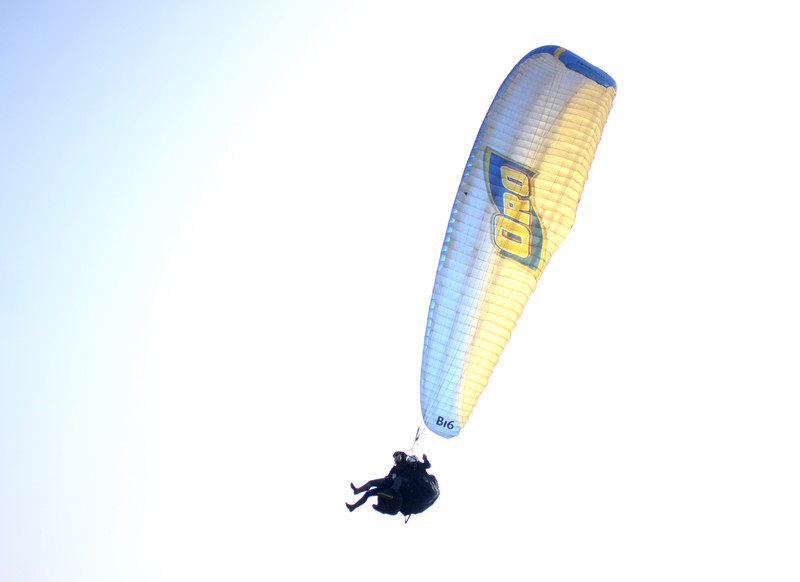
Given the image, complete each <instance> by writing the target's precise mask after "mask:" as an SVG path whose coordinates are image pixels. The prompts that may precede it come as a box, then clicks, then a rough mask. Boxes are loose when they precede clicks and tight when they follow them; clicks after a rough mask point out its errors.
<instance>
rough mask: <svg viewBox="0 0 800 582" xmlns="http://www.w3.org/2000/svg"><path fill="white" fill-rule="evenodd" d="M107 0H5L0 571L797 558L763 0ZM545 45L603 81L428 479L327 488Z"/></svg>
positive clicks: (413, 382) (346, 571) (416, 360)
mask: <svg viewBox="0 0 800 582" xmlns="http://www.w3.org/2000/svg"><path fill="white" fill-rule="evenodd" d="M129 4H130V6H127V7H111V6H108V5H106V4H103V3H94V2H88V1H78V2H72V3H58V2H47V1H42V2H35V1H33V2H17V1H11V2H5V3H3V4H2V6H0V160H2V162H0V163H1V164H2V166H1V168H2V169H0V461H1V462H2V467H1V468H0V580H9V581H11V580H42V581H59V582H61V581H75V582H93V581H98V582H99V581H104V582H106V581H115V582H116V581H131V582H133V581H136V582H139V581H143V580H147V581H161V580H164V581H175V580H198V581H200V580H237V581H244V580H265V579H268V580H312V579H315V580H316V579H327V578H329V577H330V576H331V575H332V574H334V573H335V574H336V575H337V576H338V575H343V576H347V578H348V579H351V580H366V579H373V578H381V579H382V580H389V581H391V580H407V579H408V577H409V575H412V574H410V573H409V572H408V571H406V570H405V569H404V566H401V565H400V564H399V563H398V556H404V557H405V558H407V564H408V565H407V567H408V568H413V570H414V571H415V572H418V573H423V574H424V575H425V577H426V578H427V579H431V580H459V579H463V580H477V579H492V580H527V579H535V580H565V581H566V580H575V581H579V580H580V581H582V582H583V581H586V580H606V579H607V580H614V581H615V582H622V581H636V582H641V581H643V580H646V581H648V582H651V581H658V580H664V581H670V582H674V581H676V580H681V581H691V580H697V581H703V582H706V581H708V580H726V581H735V580H769V581H771V582H777V581H789V580H792V581H794V580H797V579H798V577H800V562H798V560H797V557H796V554H797V548H798V547H799V546H800V525H798V524H800V496H798V495H797V492H798V491H800V465H798V463H797V446H798V443H800V424H798V422H797V419H798V414H799V413H800V396H799V395H798V394H800V371H798V364H797V355H798V347H800V346H799V345H798V336H797V329H798V328H800V310H798V306H797V297H798V296H799V295H800V276H799V275H798V273H797V269H796V268H795V265H796V262H797V257H796V254H797V250H798V242H797V236H796V234H795V232H796V228H795V225H794V218H795V217H796V216H797V215H798V213H800V202H798V194H799V193H798V187H797V180H796V178H795V177H794V171H795V168H796V166H797V159H798V156H799V155H800V151H798V146H797V143H798V140H797V135H798V133H799V132H800V120H799V119H798V116H797V114H796V108H797V107H796V100H797V91H796V84H797V83H796V81H795V79H794V74H795V73H794V69H793V63H794V62H796V61H797V57H798V56H800V55H798V49H797V46H796V45H797V43H796V40H795V38H796V30H795V28H796V27H795V26H794V24H795V22H796V18H793V17H791V16H790V13H789V9H790V6H789V5H787V4H785V3H779V2H777V1H771V0H767V1H766V2H762V3H760V4H759V5H758V6H754V7H752V8H748V9H747V10H739V9H736V8H733V7H732V6H728V5H725V6H723V5H722V3H717V2H688V1H679V2H677V3H672V4H670V5H669V7H666V6H665V7H663V8H656V7H649V5H645V4H641V5H637V6H639V7H638V8H633V9H632V8H631V6H632V5H631V4H629V3H626V2H611V3H598V2H593V1H588V0H579V1H578V2H573V3H571V4H570V5H569V6H568V7H566V6H565V5H563V4H559V3H552V2H551V3H536V2H511V1H505V0H495V1H493V2H491V3H486V2H483V3H478V2H470V1H463V2H457V3H456V2H452V3H449V2H442V3H435V2H429V1H426V2H422V1H415V0H412V1H410V2H405V3H401V4H386V3H379V2H366V1H357V0H348V1H343V2H328V3H321V2H320V3H315V2H312V1H310V0H307V1H292V2H269V3H263V2H248V1H246V0H241V1H240V0H234V1H231V2H225V3H218V2H195V3H192V4H191V6H189V5H188V4H182V3H179V2H163V1H162V2H137V3H129ZM632 10H633V12H632ZM546 44H559V45H561V46H564V47H566V48H568V49H570V50H571V51H573V52H575V53H577V54H578V55H580V56H582V57H584V58H585V59H587V60H589V61H590V62H592V63H594V64H595V65H597V66H599V67H600V68H602V69H604V70H606V71H607V72H608V73H609V74H611V75H612V76H613V77H614V78H615V79H616V81H617V84H618V87H619V89H618V95H617V98H616V100H615V103H614V108H613V109H612V112H611V115H610V117H609V120H608V124H607V126H606V129H605V132H604V134H603V139H602V141H601V143H600V146H599V148H598V152H597V156H596V158H595V161H594V165H593V167H592V171H591V173H590V176H589V180H588V182H587V185H586V189H585V190H584V194H583V199H582V201H581V205H580V207H579V209H578V216H577V220H576V223H575V227H574V228H573V230H572V232H571V233H570V235H569V236H568V237H567V239H566V241H565V242H564V244H563V245H562V246H561V248H560V249H559V250H558V252H557V253H556V254H555V256H554V257H553V259H552V261H551V263H550V264H549V266H548V268H547V271H546V272H545V273H544V275H543V277H542V280H541V282H540V284H539V286H538V288H537V291H536V293H535V294H534V296H533V298H532V299H531V301H530V303H529V304H528V307H527V309H526V313H525V315H524V317H523V318H522V320H521V322H520V324H519V326H518V327H517V329H516V330H515V332H514V336H513V337H512V339H511V342H510V344H509V346H508V348H507V349H506V351H505V353H504V354H503V357H502V358H501V360H500V363H499V365H498V367H497V369H496V371H495V373H494V375H493V377H492V379H491V382H490V384H489V387H488V389H487V391H486V392H485V393H484V395H483V396H482V397H481V401H480V403H479V404H478V407H477V408H476V411H475V413H474V414H473V416H472V418H471V420H470V423H469V424H468V425H467V427H466V428H465V429H464V431H463V433H462V435H461V436H460V437H458V438H457V439H454V440H452V441H444V440H442V439H439V438H438V437H435V436H426V437H424V439H423V441H422V442H421V443H420V446H419V448H418V450H419V452H427V454H428V456H429V457H430V459H431V462H432V463H433V468H432V470H431V472H433V473H435V474H436V475H437V477H438V478H439V481H440V483H441V486H442V496H441V498H440V499H439V501H438V502H437V504H436V505H435V506H434V507H433V508H432V509H431V510H429V511H428V512H426V513H425V514H423V515H421V516H417V517H414V518H412V520H411V521H410V523H409V524H408V525H404V524H403V523H402V520H401V519H400V518H395V519H390V518H388V517H385V516H381V515H378V514H376V513H375V512H373V511H372V510H371V509H370V508H369V507H368V506H365V507H364V508H362V509H360V510H358V511H357V512H355V513H353V514H350V513H348V512H347V511H346V509H345V508H344V502H345V501H349V500H350V499H351V497H352V496H351V495H350V489H349V483H350V481H355V482H357V484H360V483H361V482H363V481H365V480H367V479H371V478H374V477H377V476H380V475H383V474H385V473H386V471H387V470H388V469H389V466H390V464H391V462H392V461H391V453H392V452H393V451H394V450H396V449H404V448H407V447H409V446H410V445H411V444H412V442H413V438H414V433H415V431H416V428H417V426H418V425H419V423H420V422H421V419H420V415H419V410H418V385H419V364H420V357H421V350H422V340H423V333H424V326H425V318H426V316H427V309H428V301H429V299H430V291H431V287H432V285H433V277H434V274H435V268H436V263H437V260H438V257H439V250H440V247H441V242H442V238H443V236H444V229H445V226H446V221H447V217H448V215H449V211H450V208H451V205H452V201H453V197H454V195H455V188H456V187H457V185H458V182H459V179H460V176H461V172H462V170H463V167H464V164H465V162H466V158H467V155H468V153H469V149H470V147H471V145H472V143H473V140H474V138H475V134H476V132H477V130H478V127H479V126H480V123H481V120H482V119H483V115H484V114H485V112H486V109H487V108H488V106H489V103H490V102H491V100H492V98H493V96H494V94H495V92H496V90H497V88H498V87H499V86H500V83H501V82H502V80H503V78H504V77H505V75H506V74H507V73H508V72H509V71H510V70H511V68H512V67H513V66H514V65H515V64H516V62H517V61H518V60H519V59H520V58H521V57H522V56H523V55H525V54H526V53H527V52H528V51H529V50H531V49H533V48H535V47H537V46H541V45H546Z"/></svg>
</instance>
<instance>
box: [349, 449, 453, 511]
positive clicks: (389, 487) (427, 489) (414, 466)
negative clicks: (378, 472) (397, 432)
mask: <svg viewBox="0 0 800 582" xmlns="http://www.w3.org/2000/svg"><path fill="white" fill-rule="evenodd" d="M398 455H399V456H401V459H400V460H395V465H394V467H392V469H391V470H390V471H389V474H388V475H386V477H384V478H382V479H373V480H372V481H368V482H367V483H365V484H364V485H362V486H361V487H355V486H354V485H353V484H352V483H351V484H350V485H351V487H352V488H353V492H354V493H362V492H365V491H366V493H364V495H363V497H361V499H359V500H358V501H357V502H356V503H354V504H352V505H351V504H349V503H348V504H347V507H348V509H350V511H353V510H354V509H355V508H356V507H359V506H360V505H363V504H364V502H365V501H366V500H367V499H368V498H369V497H372V496H373V495H377V496H378V502H377V503H376V504H375V505H373V506H372V507H373V508H374V509H375V510H376V511H379V512H381V513H387V514H389V515H395V514H397V513H398V512H400V513H402V514H403V515H410V514H412V513H421V512H423V511H425V510H426V509H427V508H428V507H430V506H431V505H432V504H433V502H434V501H436V499H437V498H438V497H439V484H438V482H437V481H436V477H434V476H433V475H429V474H428V472H427V470H428V469H430V467H431V463H430V461H428V457H427V456H426V455H423V456H422V459H423V460H422V461H420V460H418V459H417V458H416V457H408V456H407V455H406V454H405V453H400V452H398V453H395V456H398Z"/></svg>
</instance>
